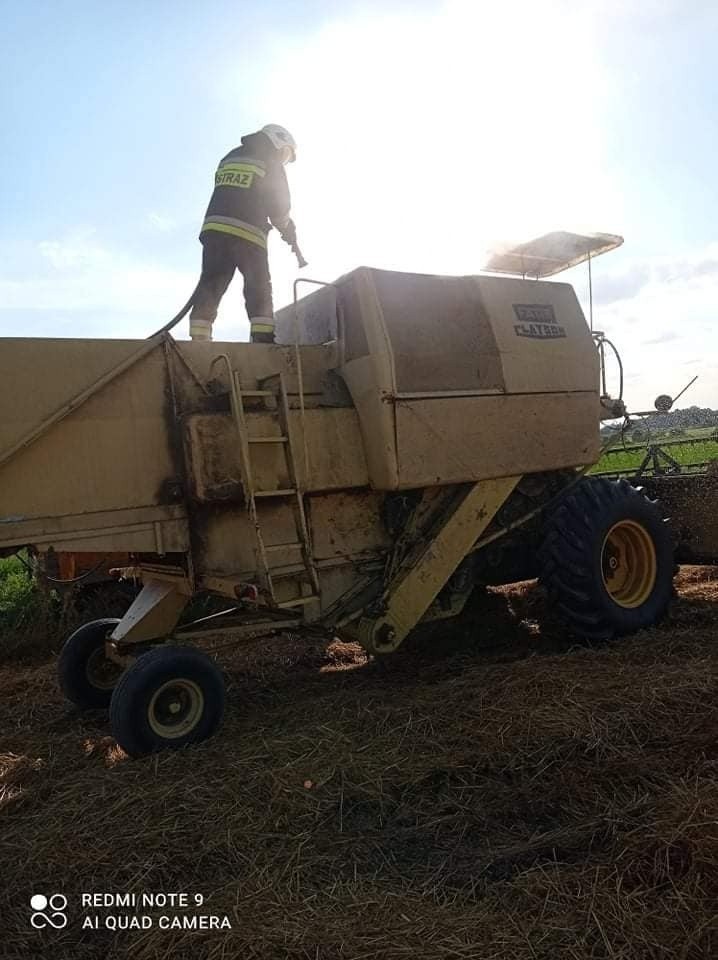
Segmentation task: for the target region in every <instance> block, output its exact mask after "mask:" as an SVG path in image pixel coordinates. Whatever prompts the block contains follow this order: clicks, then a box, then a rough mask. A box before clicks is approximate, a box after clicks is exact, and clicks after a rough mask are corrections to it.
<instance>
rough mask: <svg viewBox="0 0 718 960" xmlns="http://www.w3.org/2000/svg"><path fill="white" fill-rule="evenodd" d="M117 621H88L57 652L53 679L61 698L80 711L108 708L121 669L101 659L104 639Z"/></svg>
mask: <svg viewBox="0 0 718 960" xmlns="http://www.w3.org/2000/svg"><path fill="white" fill-rule="evenodd" d="M119 622H120V621H119V620H117V619H116V618H114V617H106V618H105V619H103V620H91V621H90V622H89V623H85V624H83V625H82V626H81V627H78V629H77V630H75V632H74V633H73V634H71V635H70V636H69V637H68V638H67V640H66V641H65V644H64V646H63V648H62V650H61V651H60V657H59V659H58V661H57V677H58V681H59V684H60V689H61V690H62V692H63V694H64V695H65V697H66V698H67V699H68V700H69V701H70V702H71V703H74V704H75V706H77V707H80V708H81V709H83V710H85V709H90V710H91V709H101V708H103V707H108V706H109V705H110V699H111V697H112V691H113V689H114V687H115V685H116V684H117V682H118V680H119V678H120V676H121V674H122V670H123V668H122V667H121V666H119V664H116V663H114V662H113V661H112V660H108V659H107V657H106V656H105V640H106V639H107V638H108V637H109V635H110V634H111V633H112V631H113V630H114V629H115V627H116V626H117V624H118V623H119Z"/></svg>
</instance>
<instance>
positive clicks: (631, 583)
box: [601, 520, 658, 610]
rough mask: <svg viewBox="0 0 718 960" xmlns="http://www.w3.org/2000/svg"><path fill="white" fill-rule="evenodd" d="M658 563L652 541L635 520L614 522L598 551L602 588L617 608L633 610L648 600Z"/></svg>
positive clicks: (654, 581)
mask: <svg viewBox="0 0 718 960" xmlns="http://www.w3.org/2000/svg"><path fill="white" fill-rule="evenodd" d="M657 569H658V562H657V559H656V548H655V546H654V543H653V538H652V537H651V535H650V533H649V532H648V531H647V530H646V528H645V527H644V526H642V525H641V524H640V523H636V521H635V520H621V521H619V522H618V523H614V525H613V526H612V527H611V529H610V530H609V531H608V533H607V534H606V538H605V539H604V541H603V549H602V550H601V571H602V574H603V585H604V586H605V588H606V590H607V592H608V594H609V596H610V597H611V599H612V600H613V601H614V603H617V604H618V605H619V607H625V608H626V609H628V610H632V609H634V608H635V607H640V606H641V604H642V603H645V602H646V600H648V598H649V597H650V595H651V593H652V591H653V587H654V586H655V583H656V573H657Z"/></svg>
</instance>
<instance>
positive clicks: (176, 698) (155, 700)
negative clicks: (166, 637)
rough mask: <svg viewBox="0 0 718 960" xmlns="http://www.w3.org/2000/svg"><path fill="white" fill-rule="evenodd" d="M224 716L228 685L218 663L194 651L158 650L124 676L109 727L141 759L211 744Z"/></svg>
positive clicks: (113, 695) (119, 686)
mask: <svg viewBox="0 0 718 960" xmlns="http://www.w3.org/2000/svg"><path fill="white" fill-rule="evenodd" d="M223 713H224V680H223V678H222V673H221V671H220V670H219V668H218V667H217V666H216V664H215V662H214V660H212V658H211V657H208V656H207V654H205V653H202V652H201V651H199V650H195V649H193V648H192V647H180V646H167V647H158V648H157V649H155V650H150V651H149V652H148V653H145V654H142V656H140V657H138V658H137V660H135V662H134V663H133V664H132V666H131V667H129V668H128V669H127V670H126V671H125V673H124V674H123V676H122V678H121V680H120V682H119V683H118V684H117V686H116V688H115V690H114V693H113V694H112V702H111V703H110V726H111V727H112V733H113V735H114V736H115V738H116V739H117V742H118V743H119V745H120V746H121V747H122V749H123V750H124V751H125V753H127V754H129V755H130V756H131V757H141V756H143V755H145V754H148V753H155V752H156V751H158V750H166V749H171V750H176V749H178V748H179V747H183V746H185V745H186V744H188V743H198V742H199V741H201V740H206V739H207V738H208V737H211V736H212V734H213V733H214V732H215V731H216V730H217V728H218V727H219V725H220V722H221V720H222V715H223Z"/></svg>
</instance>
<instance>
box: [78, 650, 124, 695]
mask: <svg viewBox="0 0 718 960" xmlns="http://www.w3.org/2000/svg"><path fill="white" fill-rule="evenodd" d="M122 669H123V668H122V667H121V666H120V665H119V664H117V663H114V662H113V661H112V660H109V659H108V658H107V657H106V656H105V648H104V645H103V646H101V647H97V649H96V650H93V651H92V653H91V654H90V656H89V657H88V658H87V662H86V664H85V675H86V677H87V679H88V681H89V682H90V684H91V685H92V686H93V687H95V689H97V690H112V689H114V687H115V686H116V685H117V681H118V680H119V679H120V676H121V674H122Z"/></svg>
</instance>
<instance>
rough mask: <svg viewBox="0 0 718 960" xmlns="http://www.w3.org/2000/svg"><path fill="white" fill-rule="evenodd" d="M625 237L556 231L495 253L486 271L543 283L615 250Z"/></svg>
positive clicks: (609, 234) (486, 265) (487, 264)
mask: <svg viewBox="0 0 718 960" xmlns="http://www.w3.org/2000/svg"><path fill="white" fill-rule="evenodd" d="M622 243H623V237H619V236H618V235H617V234H613V233H569V232H567V231H566V230H556V231H554V232H553V233H545V234H544V235H543V236H542V237H536V239H534V240H528V241H527V242H526V243H520V244H518V245H517V246H515V247H507V248H504V249H501V250H495V251H494V252H493V253H492V254H491V257H490V258H489V260H488V262H487V263H486V264H485V266H484V270H488V271H490V272H491V273H508V274H511V275H512V276H520V277H529V278H532V279H534V280H540V279H541V278H542V277H552V276H554V274H556V273H561V271H562V270H567V269H568V268H569V267H575V266H576V265H577V264H579V263H583V262H584V261H585V260H588V259H589V257H590V258H591V259H594V258H595V257H598V256H600V255H601V254H602V253H608V252H609V251H610V250H615V249H616V247H620V246H621V244H622Z"/></svg>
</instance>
